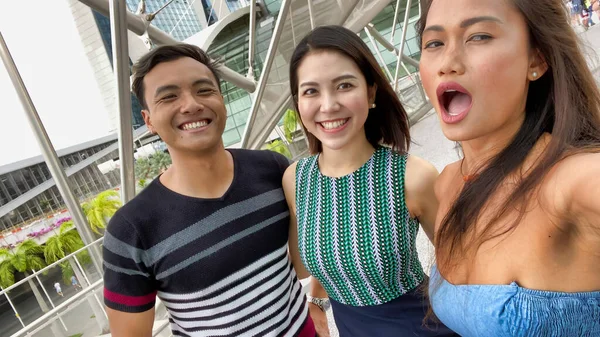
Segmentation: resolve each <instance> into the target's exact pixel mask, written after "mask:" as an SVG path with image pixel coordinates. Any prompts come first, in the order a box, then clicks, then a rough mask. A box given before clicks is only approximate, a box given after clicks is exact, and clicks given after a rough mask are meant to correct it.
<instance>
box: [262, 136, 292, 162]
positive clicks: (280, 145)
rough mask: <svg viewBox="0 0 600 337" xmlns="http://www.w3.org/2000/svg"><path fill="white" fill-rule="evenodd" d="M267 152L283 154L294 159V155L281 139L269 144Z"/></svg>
mask: <svg viewBox="0 0 600 337" xmlns="http://www.w3.org/2000/svg"><path fill="white" fill-rule="evenodd" d="M267 150H271V151H273V152H277V153H279V154H282V155H284V156H286V157H288V158H290V159H291V158H292V153H291V152H290V150H289V149H288V147H287V145H285V143H284V142H283V141H282V140H281V139H275V140H274V141H272V142H271V143H269V144H267Z"/></svg>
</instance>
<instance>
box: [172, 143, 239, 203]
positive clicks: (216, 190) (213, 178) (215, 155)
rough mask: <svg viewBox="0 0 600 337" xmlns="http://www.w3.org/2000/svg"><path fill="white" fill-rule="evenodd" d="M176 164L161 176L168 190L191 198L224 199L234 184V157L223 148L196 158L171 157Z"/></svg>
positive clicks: (195, 156)
mask: <svg viewBox="0 0 600 337" xmlns="http://www.w3.org/2000/svg"><path fill="white" fill-rule="evenodd" d="M171 158H172V161H173V165H172V166H171V167H170V168H169V169H168V170H167V171H166V172H165V173H164V174H163V175H162V176H161V177H160V182H161V183H162V184H163V185H164V186H166V187H167V188H169V189H171V190H173V191H175V192H177V193H179V194H183V195H186V196H189V197H194V198H204V199H213V198H220V197H222V196H223V195H224V194H225V192H227V190H228V189H229V186H231V184H232V182H233V176H234V164H233V157H232V155H231V153H229V151H227V150H225V148H224V147H219V148H217V149H215V150H213V151H210V152H205V153H201V154H196V155H189V154H172V155H171Z"/></svg>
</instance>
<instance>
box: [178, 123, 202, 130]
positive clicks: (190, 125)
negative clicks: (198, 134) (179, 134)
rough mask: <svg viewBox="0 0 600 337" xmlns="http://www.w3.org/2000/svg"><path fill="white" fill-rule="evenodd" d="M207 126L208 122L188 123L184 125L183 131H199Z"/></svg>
mask: <svg viewBox="0 0 600 337" xmlns="http://www.w3.org/2000/svg"><path fill="white" fill-rule="evenodd" d="M207 124H208V122H207V121H201V122H193V123H187V124H183V127H182V129H184V130H191V129H197V128H201V127H203V126H206V125H207Z"/></svg>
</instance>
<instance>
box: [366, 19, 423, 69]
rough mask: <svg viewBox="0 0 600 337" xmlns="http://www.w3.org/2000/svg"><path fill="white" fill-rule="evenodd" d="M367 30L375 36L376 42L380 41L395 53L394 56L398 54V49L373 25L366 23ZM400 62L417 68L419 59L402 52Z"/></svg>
mask: <svg viewBox="0 0 600 337" xmlns="http://www.w3.org/2000/svg"><path fill="white" fill-rule="evenodd" d="M366 28H367V29H368V30H369V32H371V34H373V37H374V38H375V40H377V42H379V43H381V45H382V46H384V47H385V49H387V50H389V51H391V52H393V53H395V54H396V56H398V55H399V51H398V49H397V48H396V47H395V46H394V45H393V44H391V43H390V41H388V40H386V39H385V38H384V37H383V35H381V33H379V31H377V29H375V27H373V24H368V25H367V27H366ZM402 62H406V63H407V64H410V65H411V66H413V67H415V68H419V61H417V60H415V59H413V58H412V57H409V56H406V55H404V54H402Z"/></svg>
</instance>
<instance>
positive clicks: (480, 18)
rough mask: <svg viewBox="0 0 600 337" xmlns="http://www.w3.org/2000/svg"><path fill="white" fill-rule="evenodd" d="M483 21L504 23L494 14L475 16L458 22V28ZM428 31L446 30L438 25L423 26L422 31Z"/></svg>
mask: <svg viewBox="0 0 600 337" xmlns="http://www.w3.org/2000/svg"><path fill="white" fill-rule="evenodd" d="M485 21H491V22H497V23H500V24H504V22H503V21H502V20H500V19H498V18H497V17H495V16H476V17H473V18H469V19H465V20H463V21H462V22H461V23H460V28H467V27H469V26H472V25H474V24H476V23H480V22H485ZM428 31H434V32H444V31H446V30H445V29H444V27H442V26H440V25H433V26H429V27H425V29H423V33H425V32H428Z"/></svg>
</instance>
